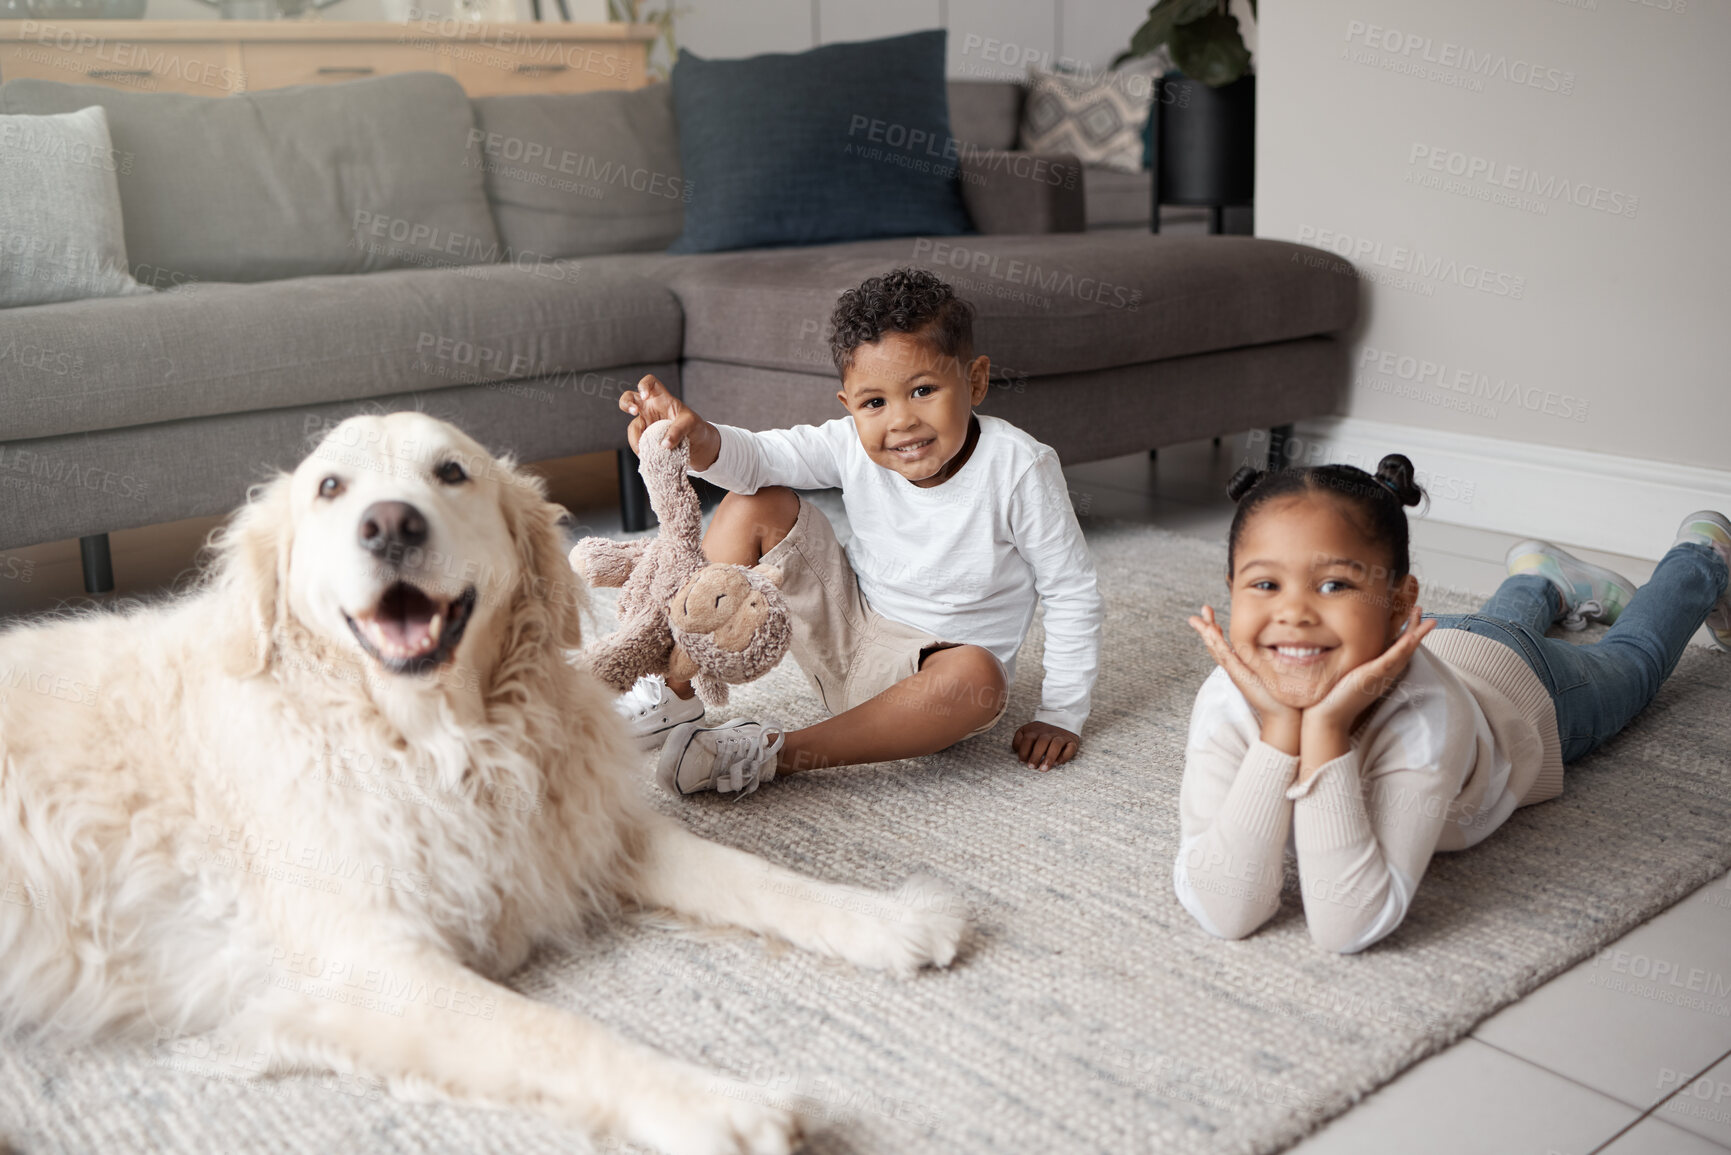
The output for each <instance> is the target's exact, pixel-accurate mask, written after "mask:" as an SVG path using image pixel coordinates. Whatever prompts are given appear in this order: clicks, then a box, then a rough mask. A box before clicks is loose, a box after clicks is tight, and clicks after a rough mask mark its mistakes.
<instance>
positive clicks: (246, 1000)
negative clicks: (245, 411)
mask: <svg viewBox="0 0 1731 1155" xmlns="http://www.w3.org/2000/svg"><path fill="white" fill-rule="evenodd" d="M452 461H454V462H456V463H458V464H459V465H460V466H461V467H462V468H463V469H464V470H465V471H466V473H467V474H468V479H467V480H466V481H462V482H459V483H456V484H452V483H450V482H449V481H448V480H441V479H440V478H439V477H438V476H437V475H436V472H435V471H436V470H437V469H438V467H440V466H441V465H443V464H445V463H448V462H452ZM447 472H448V471H447ZM333 476H334V477H336V478H338V479H339V481H340V482H341V483H342V485H343V487H344V488H343V489H342V491H341V492H340V493H339V494H337V495H336V496H334V497H332V496H321V494H320V483H321V481H323V479H325V478H326V477H333ZM381 500H394V501H406V502H409V503H411V504H413V505H414V506H415V507H417V508H418V509H419V510H421V511H422V512H423V513H424V514H425V517H426V520H427V523H428V525H429V533H430V537H429V539H428V541H427V543H426V548H425V549H424V550H422V551H420V553H419V554H416V553H415V552H414V551H411V554H410V555H409V556H406V557H405V559H404V561H403V563H402V564H401V566H400V567H398V568H395V569H392V568H389V567H381V565H380V564H379V563H378V562H377V561H376V560H375V559H374V558H373V557H372V556H371V555H369V554H368V553H367V552H366V551H364V550H363V549H362V548H361V547H360V545H359V543H358V541H357V538H356V529H357V526H358V524H359V519H360V516H361V513H362V511H363V510H364V509H366V508H367V507H368V506H369V505H370V504H371V503H373V502H376V501H381ZM558 513H559V510H558V507H557V506H554V505H551V504H549V503H548V502H547V501H546V500H545V498H544V493H543V490H542V488H541V486H540V484H539V483H538V482H537V481H535V480H533V479H532V478H529V477H528V476H526V475H524V474H521V473H519V472H517V471H516V470H515V469H514V468H513V466H512V464H511V463H510V462H509V461H499V460H495V459H493V458H492V457H490V456H489V455H488V454H487V453H486V452H485V451H484V450H483V449H482V448H481V447H480V446H479V445H478V444H477V443H475V442H474V441H472V440H471V439H469V438H468V437H466V436H464V435H463V434H462V433H461V432H459V431H458V430H456V429H454V428H452V427H451V426H449V425H446V424H444V423H442V422H438V421H435V420H433V419H432V418H429V417H426V416H424V415H420V414H412V413H398V414H392V415H390V416H388V417H358V418H353V419H351V420H349V421H347V422H344V423H343V424H342V425H341V426H338V427H337V428H336V429H335V430H333V431H332V432H331V434H330V435H329V436H328V437H327V438H326V439H325V441H324V442H323V443H322V444H321V445H320V447H319V448H318V449H317V450H316V451H315V452H314V453H313V454H312V455H311V456H309V457H308V458H307V459H306V461H304V462H303V463H302V464H301V465H300V467H299V468H298V469H297V470H296V471H295V472H294V473H293V474H292V475H288V474H284V475H279V476H278V477H277V478H276V479H274V480H272V481H271V482H269V483H268V484H265V485H263V486H261V487H260V488H259V489H258V490H256V491H255V492H254V494H253V496H252V500H251V501H250V502H249V503H248V504H247V505H246V506H245V507H244V508H243V509H241V510H240V511H239V513H237V514H236V516H235V517H234V519H233V520H232V521H231V522H230V524H229V525H228V526H227V527H226V528H225V530H224V531H222V532H221V533H220V534H219V536H218V538H217V539H216V541H215V546H216V557H215V563H214V565H213V567H212V570H211V572H210V574H209V576H208V577H207V579H206V580H205V582H204V583H203V584H202V586H201V587H200V588H199V590H198V591H197V592H195V593H193V594H191V595H190V596H187V597H185V598H182V599H180V600H178V601H175V602H171V603H168V604H165V605H161V606H150V607H144V608H134V609H131V610H128V611H124V612H108V613H94V614H89V615H84V616H79V617H72V618H61V619H52V620H48V621H45V622H41V623H35V624H28V625H24V626H21V627H18V628H14V629H12V630H10V631H8V632H6V633H4V634H0V890H3V891H4V894H3V897H5V898H6V899H7V901H4V902H0V1016H3V1018H0V1027H3V1028H5V1029H8V1030H20V1029H23V1030H34V1031H44V1032H50V1033H53V1034H57V1035H60V1036H63V1037H66V1036H70V1037H73V1038H85V1039H89V1038H99V1037H102V1036H107V1035H116V1034H122V1033H132V1034H134V1035H137V1034H145V1035H150V1034H157V1035H160V1033H161V1032H162V1031H164V1030H167V1031H173V1032H194V1031H205V1030H211V1029H220V1030H222V1031H224V1032H226V1033H228V1034H230V1035H231V1036H233V1042H234V1045H235V1046H237V1047H239V1048H242V1049H243V1050H244V1052H245V1053H258V1052H262V1054H263V1055H264V1056H265V1058H266V1067H267V1069H269V1070H273V1071H281V1070H289V1069H297V1068H299V1069H305V1068H309V1067H311V1068H335V1069H339V1070H343V1071H353V1072H361V1073H365V1074H367V1075H370V1076H373V1077H376V1078H378V1079H381V1080H383V1081H386V1082H388V1083H389V1084H390V1085H391V1086H392V1087H393V1088H395V1089H397V1090H398V1091H399V1092H401V1093H404V1094H413V1095H425V1094H427V1093H429V1092H432V1093H437V1094H442V1095H445V1096H448V1097H451V1098H454V1099H459V1100H464V1101H468V1102H472V1103H481V1104H489V1105H493V1106H497V1107H508V1108H519V1109H523V1108H527V1109H533V1110H538V1111H544V1112H547V1113H549V1114H551V1115H553V1116H556V1117H558V1118H561V1119H564V1120H568V1121H570V1122H571V1123H573V1124H577V1125H581V1126H585V1127H588V1128H591V1129H594V1130H596V1131H598V1132H603V1133H608V1134H611V1135H614V1136H617V1137H619V1138H622V1139H626V1140H630V1141H635V1142H643V1143H648V1144H651V1145H654V1146H659V1147H661V1148H663V1149H665V1150H668V1151H671V1152H675V1153H679V1155H684V1153H687V1152H689V1153H692V1155H708V1153H722V1152H765V1153H768V1152H786V1151H789V1150H791V1149H792V1148H793V1147H794V1146H795V1145H796V1144H797V1142H798V1136H799V1127H798V1123H797V1120H796V1119H795V1118H793V1117H792V1116H791V1115H789V1114H788V1113H787V1112H785V1111H781V1110H777V1109H775V1108H773V1107H766V1106H761V1105H758V1104H755V1103H752V1102H749V1101H746V1100H745V1099H741V1098H730V1097H726V1096H722V1095H718V1094H715V1093H713V1092H712V1090H711V1089H710V1088H711V1086H712V1082H713V1081H712V1080H711V1079H710V1077H709V1076H708V1075H706V1074H705V1073H704V1072H702V1071H701V1070H699V1069H697V1068H695V1067H691V1066H688V1065H685V1064H682V1063H677V1062H675V1061H673V1060H671V1059H667V1058H664V1057H662V1056H659V1055H657V1054H655V1053H653V1052H651V1051H648V1050H646V1049H644V1048H642V1047H638V1046H634V1045H631V1044H628V1043H626V1042H623V1041H621V1040H619V1039H617V1038H615V1037H613V1036H612V1035H610V1034H609V1033H607V1032H606V1031H605V1030H603V1029H601V1028H600V1027H598V1026H596V1025H594V1024H592V1023H590V1022H589V1021H588V1020H586V1019H583V1018H581V1017H579V1016H576V1015H573V1014H568V1013H565V1012H563V1011H559V1010H556V1009H554V1008H551V1007H548V1006H546V1005H544V1004H539V1003H535V1002H533V1001H531V1000H529V999H526V998H524V997H523V996H521V995H518V994H516V993H514V992H512V991H510V990H509V989H507V988H505V987H503V986H500V985H498V984H497V982H495V981H493V980H496V979H497V978H499V977H500V976H503V975H505V974H508V973H510V972H511V971H512V970H513V969H515V968H516V967H517V966H519V965H520V964H521V963H522V962H523V960H524V959H525V958H526V957H527V956H528V953H529V951H530V950H531V949H532V947H533V946H534V945H535V944H536V943H538V942H545V941H558V940H559V939H561V938H562V937H567V936H571V935H574V934H578V933H581V930H582V928H583V925H584V924H585V922H586V921H587V920H589V919H591V918H593V917H596V916H605V915H607V914H609V913H611V912H614V911H617V910H619V909H622V908H631V907H658V908H665V909H669V910H672V911H675V912H677V913H679V914H682V915H684V916H686V917H689V918H694V919H696V920H699V921H702V922H707V923H711V924H718V925H719V924H731V925H737V926H741V927H746V928H749V929H752V930H755V931H758V932H761V933H764V934H770V935H775V936H778V937H781V938H784V939H787V940H788V941H790V942H793V943H794V944H796V945H799V946H803V947H806V948H809V949H812V950H816V951H820V952H822V953H825V954H828V955H832V956H836V957H839V958H843V959H847V960H849V961H852V962H854V963H856V964H858V965H861V966H869V967H882V968H888V969H891V970H894V971H898V972H911V971H913V970H915V969H917V968H918V967H920V966H922V965H926V964H936V965H940V966H941V965H945V964H947V963H948V962H949V961H950V960H951V958H952V957H953V956H954V953H955V949H956V944H957V940H958V938H959V936H960V933H961V930H962V923H961V921H960V920H959V919H958V918H956V917H954V916H953V915H951V914H949V913H946V912H945V911H944V910H943V909H942V908H943V906H944V904H943V903H938V902H933V901H931V900H930V896H929V895H921V894H920V893H919V892H918V891H907V892H904V894H902V895H901V896H888V895H876V894H872V893H870V892H866V891H861V890H856V889H852V888H848V887H840V886H831V885H829V884H825V883H818V882H814V881H811V880H808V879H804V878H801V877H799V876H797V875H794V874H791V873H790V872H787V871H784V870H781V869H780V868H778V867H774V866H772V865H770V864H769V863H768V862H766V861H764V860H762V859H758V858H754V857H752V856H750V855H747V854H744V853H742V852H740V851H737V850H731V849H728V848H725V847H722V846H718V845H716V844H713V843H709V842H705V841H703V840H701V839H699V838H697V837H696V836H694V835H692V834H690V833H689V832H687V831H686V830H684V829H683V828H682V827H681V826H679V825H677V824H676V823H674V822H672V821H669V820H667V819H665V818H662V817H660V816H658V815H657V814H656V813H655V812H654V811H652V810H650V809H649V808H648V807H647V806H645V805H644V803H643V802H642V800H641V799H640V796H639V793H638V790H637V788H636V787H635V786H634V784H633V783H632V782H631V781H630V780H629V775H630V773H631V772H632V771H631V767H632V766H633V764H634V759H633V757H632V755H631V754H629V753H628V750H627V746H626V743H625V741H624V738H623V735H622V733H621V730H620V724H619V722H618V720H617V719H616V716H615V714H614V712H613V709H612V704H611V695H610V693H609V692H608V691H606V690H604V689H603V688H602V687H601V686H600V685H599V684H598V683H596V682H595V681H593V680H592V679H591V678H590V677H589V676H588V675H587V674H586V673H583V672H581V671H579V670H578V669H574V668H573V667H572V665H571V664H570V662H569V661H568V660H567V650H568V649H569V648H572V647H575V646H577V645H578V644H579V641H580V638H579V632H578V620H579V611H580V609H581V605H582V596H583V594H582V588H581V586H580V584H579V582H578V581H577V580H576V578H575V577H574V575H573V574H572V572H571V570H570V568H569V566H568V565H567V563H566V561H565V554H564V550H563V549H562V548H561V546H562V542H561V540H560V534H559V531H558V529H557V526H556V519H557V516H558ZM398 577H402V578H404V579H406V580H409V581H412V582H414V583H415V584H416V585H418V586H420V587H421V588H423V589H425V590H427V591H429V592H430V593H434V594H435V596H438V597H452V596H455V595H456V594H457V593H458V592H460V590H461V589H462V588H463V587H464V586H465V585H473V586H475V587H476V589H477V592H478V602H477V606H476V609H475V612H474V615H473V617H472V618H471V620H470V622H469V624H468V628H467V632H466V633H465V634H464V636H463V638H462V641H461V643H460V645H459V646H458V647H457V649H456V651H455V653H454V655H453V657H452V658H451V660H450V661H449V663H448V664H447V665H445V666H444V667H442V668H441V669H439V670H437V671H434V672H432V673H428V674H421V675H413V674H394V673H391V672H389V671H387V670H386V669H384V668H383V667H382V666H381V665H380V664H379V663H377V662H375V661H373V660H372V659H371V658H369V657H368V656H367V655H366V654H365V652H364V651H363V650H362V648H361V647H360V645H359V644H358V643H357V642H356V640H355V638H354V636H353V635H352V633H351V632H350V630H349V629H348V627H347V624H346V622H344V620H343V615H344V614H358V613H363V612H365V611H367V610H368V609H370V608H371V607H372V606H373V605H375V604H376V603H377V601H378V598H379V595H380V593H381V592H382V591H383V590H384V589H385V588H386V587H387V586H388V585H389V584H390V583H391V582H392V581H394V580H397V578H398ZM314 980H322V982H321V983H317V984H315V982H314ZM333 990H340V991H342V992H347V994H345V996H344V999H347V1001H344V999H339V998H333V997H330V994H331V992H332V991H333ZM366 994H373V995H376V996H377V997H379V998H381V999H386V1000H394V1002H395V1003H396V1005H397V1006H398V1008H399V1009H400V1011H401V1013H400V1014H398V1013H381V1012H380V1011H379V1010H378V1009H375V1008H369V1007H368V1006H366V1005H363V1003H364V1000H362V1001H361V1002H357V1001H355V1000H353V999H350V998H348V996H349V995H366Z"/></svg>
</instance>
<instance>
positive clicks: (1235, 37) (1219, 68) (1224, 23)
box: [1112, 0, 1256, 88]
mask: <svg viewBox="0 0 1731 1155" xmlns="http://www.w3.org/2000/svg"><path fill="white" fill-rule="evenodd" d="M1250 15H1251V16H1252V17H1253V18H1254V17H1255V16H1256V0H1250ZM1162 45H1164V46H1165V48H1166V51H1167V53H1168V55H1170V56H1171V57H1172V64H1173V67H1175V68H1177V69H1178V71H1180V72H1182V73H1183V74H1184V75H1185V76H1188V77H1190V78H1191V79H1192V80H1199V81H1201V82H1202V83H1203V84H1206V85H1208V87H1210V88H1221V87H1223V86H1225V85H1228V84H1231V83H1232V82H1233V81H1235V80H1237V79H1238V78H1239V77H1241V76H1243V75H1244V74H1245V73H1247V72H1249V71H1250V49H1249V48H1246V47H1245V45H1244V34H1243V33H1242V32H1240V31H1239V28H1238V17H1236V16H1234V15H1232V14H1231V13H1230V12H1228V11H1227V0H1159V3H1157V4H1155V5H1154V7H1152V8H1150V9H1148V19H1146V20H1144V21H1143V22H1142V26H1141V27H1140V28H1138V29H1136V31H1135V32H1134V33H1132V34H1131V36H1130V47H1129V48H1127V49H1125V50H1124V51H1123V52H1120V53H1119V54H1118V56H1117V58H1116V59H1115V60H1113V61H1112V67H1114V68H1116V67H1118V65H1119V64H1121V63H1123V62H1124V61H1126V60H1133V59H1135V58H1136V57H1138V56H1149V55H1152V54H1153V53H1155V52H1158V51H1159V50H1160V48H1161V46H1162Z"/></svg>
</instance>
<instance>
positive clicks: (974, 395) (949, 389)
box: [836, 332, 991, 489]
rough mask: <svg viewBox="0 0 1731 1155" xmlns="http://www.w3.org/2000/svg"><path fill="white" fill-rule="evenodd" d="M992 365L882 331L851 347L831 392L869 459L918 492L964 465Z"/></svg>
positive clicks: (915, 337)
mask: <svg viewBox="0 0 1731 1155" xmlns="http://www.w3.org/2000/svg"><path fill="white" fill-rule="evenodd" d="M990 369H991V361H990V360H988V359H987V358H986V357H985V356H984V355H983V354H982V355H981V356H978V357H975V358H974V359H973V360H971V361H963V360H961V359H960V358H958V357H948V356H945V355H944V354H943V353H942V352H940V351H939V350H937V349H935V348H933V347H932V345H931V344H930V343H929V342H927V340H926V339H925V338H924V337H923V336H921V335H919V334H916V333H900V332H889V333H885V334H884V335H883V336H882V337H881V338H879V339H878V340H876V341H871V342H868V343H866V344H863V345H861V346H859V348H857V349H855V350H854V354H853V365H852V367H851V368H850V369H849V370H848V373H847V376H846V377H845V378H844V379H843V381H842V391H841V392H840V393H837V394H836V397H837V398H839V399H840V401H841V403H842V404H843V405H845V406H847V410H848V412H849V413H851V414H853V421H854V428H855V430H857V431H858V433H859V439H860V444H861V445H863V446H864V447H865V451H866V456H867V457H870V458H871V459H872V460H873V461H875V462H877V463H878V464H879V465H881V466H883V467H884V468H885V469H888V470H892V471H893V472H895V473H899V474H900V475H901V476H902V477H904V478H906V479H907V480H908V481H910V482H912V483H913V484H915V485H917V486H920V487H921V488H922V489H925V488H930V487H931V486H934V485H941V484H943V483H944V482H945V481H947V480H948V479H949V478H950V476H951V475H952V474H954V473H955V471H956V470H957V469H960V468H961V467H962V465H963V464H964V463H965V462H966V461H967V458H966V457H965V456H962V450H963V449H964V448H966V447H967V443H968V429H969V427H970V424H971V422H970V418H971V417H972V416H973V412H974V406H976V405H978V404H979V403H980V402H981V401H983V400H985V397H986V389H987V388H988V374H989V371H990Z"/></svg>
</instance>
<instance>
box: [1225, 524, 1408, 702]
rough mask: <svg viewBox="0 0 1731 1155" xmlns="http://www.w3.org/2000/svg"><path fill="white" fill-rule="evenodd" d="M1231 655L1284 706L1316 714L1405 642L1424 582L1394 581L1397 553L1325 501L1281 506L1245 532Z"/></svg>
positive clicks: (1235, 578) (1238, 554)
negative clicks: (1355, 673)
mask: <svg viewBox="0 0 1731 1155" xmlns="http://www.w3.org/2000/svg"><path fill="white" fill-rule="evenodd" d="M1234 564H1235V567H1236V568H1235V572H1234V573H1233V574H1232V575H1231V576H1230V577H1229V578H1228V579H1227V582H1228V585H1229V586H1230V588H1231V591H1232V622H1231V640H1232V648H1233V649H1234V650H1236V651H1237V652H1238V655H1239V656H1240V657H1241V658H1243V659H1244V662H1245V664H1246V665H1248V666H1249V667H1250V669H1251V670H1252V671H1253V672H1254V673H1255V674H1256V676H1257V677H1258V678H1259V679H1261V681H1262V683H1263V684H1264V685H1266V686H1267V687H1268V689H1269V692H1270V693H1272V694H1273V695H1274V697H1275V699H1276V700H1277V701H1279V702H1280V703H1281V704H1283V705H1285V706H1288V707H1290V708H1292V709H1295V710H1304V709H1308V708H1309V707H1311V706H1314V705H1316V704H1317V703H1318V702H1320V701H1322V699H1323V698H1325V697H1327V695H1328V692H1329V691H1330V690H1331V689H1333V688H1334V685H1335V683H1336V682H1338V681H1339V680H1340V679H1341V677H1342V676H1343V675H1345V674H1346V673H1347V672H1349V671H1351V670H1353V669H1356V668H1357V667H1359V666H1362V665H1364V663H1366V662H1368V661H1370V660H1371V659H1372V658H1375V657H1376V656H1377V655H1379V654H1381V653H1382V652H1383V651H1384V650H1386V649H1387V648H1388V647H1389V644H1390V643H1392V642H1393V641H1394V639H1395V637H1396V636H1397V635H1398V634H1399V633H1400V627H1401V623H1402V622H1404V621H1405V620H1406V616H1407V613H1408V612H1409V611H1410V610H1411V608H1412V605H1413V603H1414V601H1416V600H1417V598H1418V579H1416V578H1414V577H1413V576H1412V575H1411V574H1408V575H1406V576H1405V577H1403V578H1401V579H1400V580H1399V581H1395V580H1394V579H1393V577H1392V575H1391V574H1390V572H1389V550H1388V547H1386V546H1383V545H1379V544H1378V543H1377V542H1375V541H1373V540H1371V539H1370V538H1369V537H1368V536H1366V534H1365V532H1364V530H1363V529H1362V528H1361V527H1360V526H1359V525H1358V524H1357V523H1356V522H1355V521H1354V520H1353V518H1352V517H1351V516H1350V509H1349V507H1348V506H1346V505H1345V504H1343V503H1342V502H1341V501H1339V500H1338V499H1336V498H1333V497H1330V496H1328V495H1326V494H1320V493H1308V494H1295V495H1293V496H1291V497H1282V498H1276V499H1274V500H1271V501H1269V502H1268V503H1267V504H1265V505H1263V506H1262V507H1261V508H1259V509H1257V510H1256V511H1255V512H1254V513H1253V514H1252V515H1251V516H1250V518H1249V519H1248V520H1247V521H1246V523H1245V524H1244V525H1243V526H1242V527H1241V529H1240V530H1239V536H1238V543H1237V546H1236V548H1235V550H1234Z"/></svg>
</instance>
